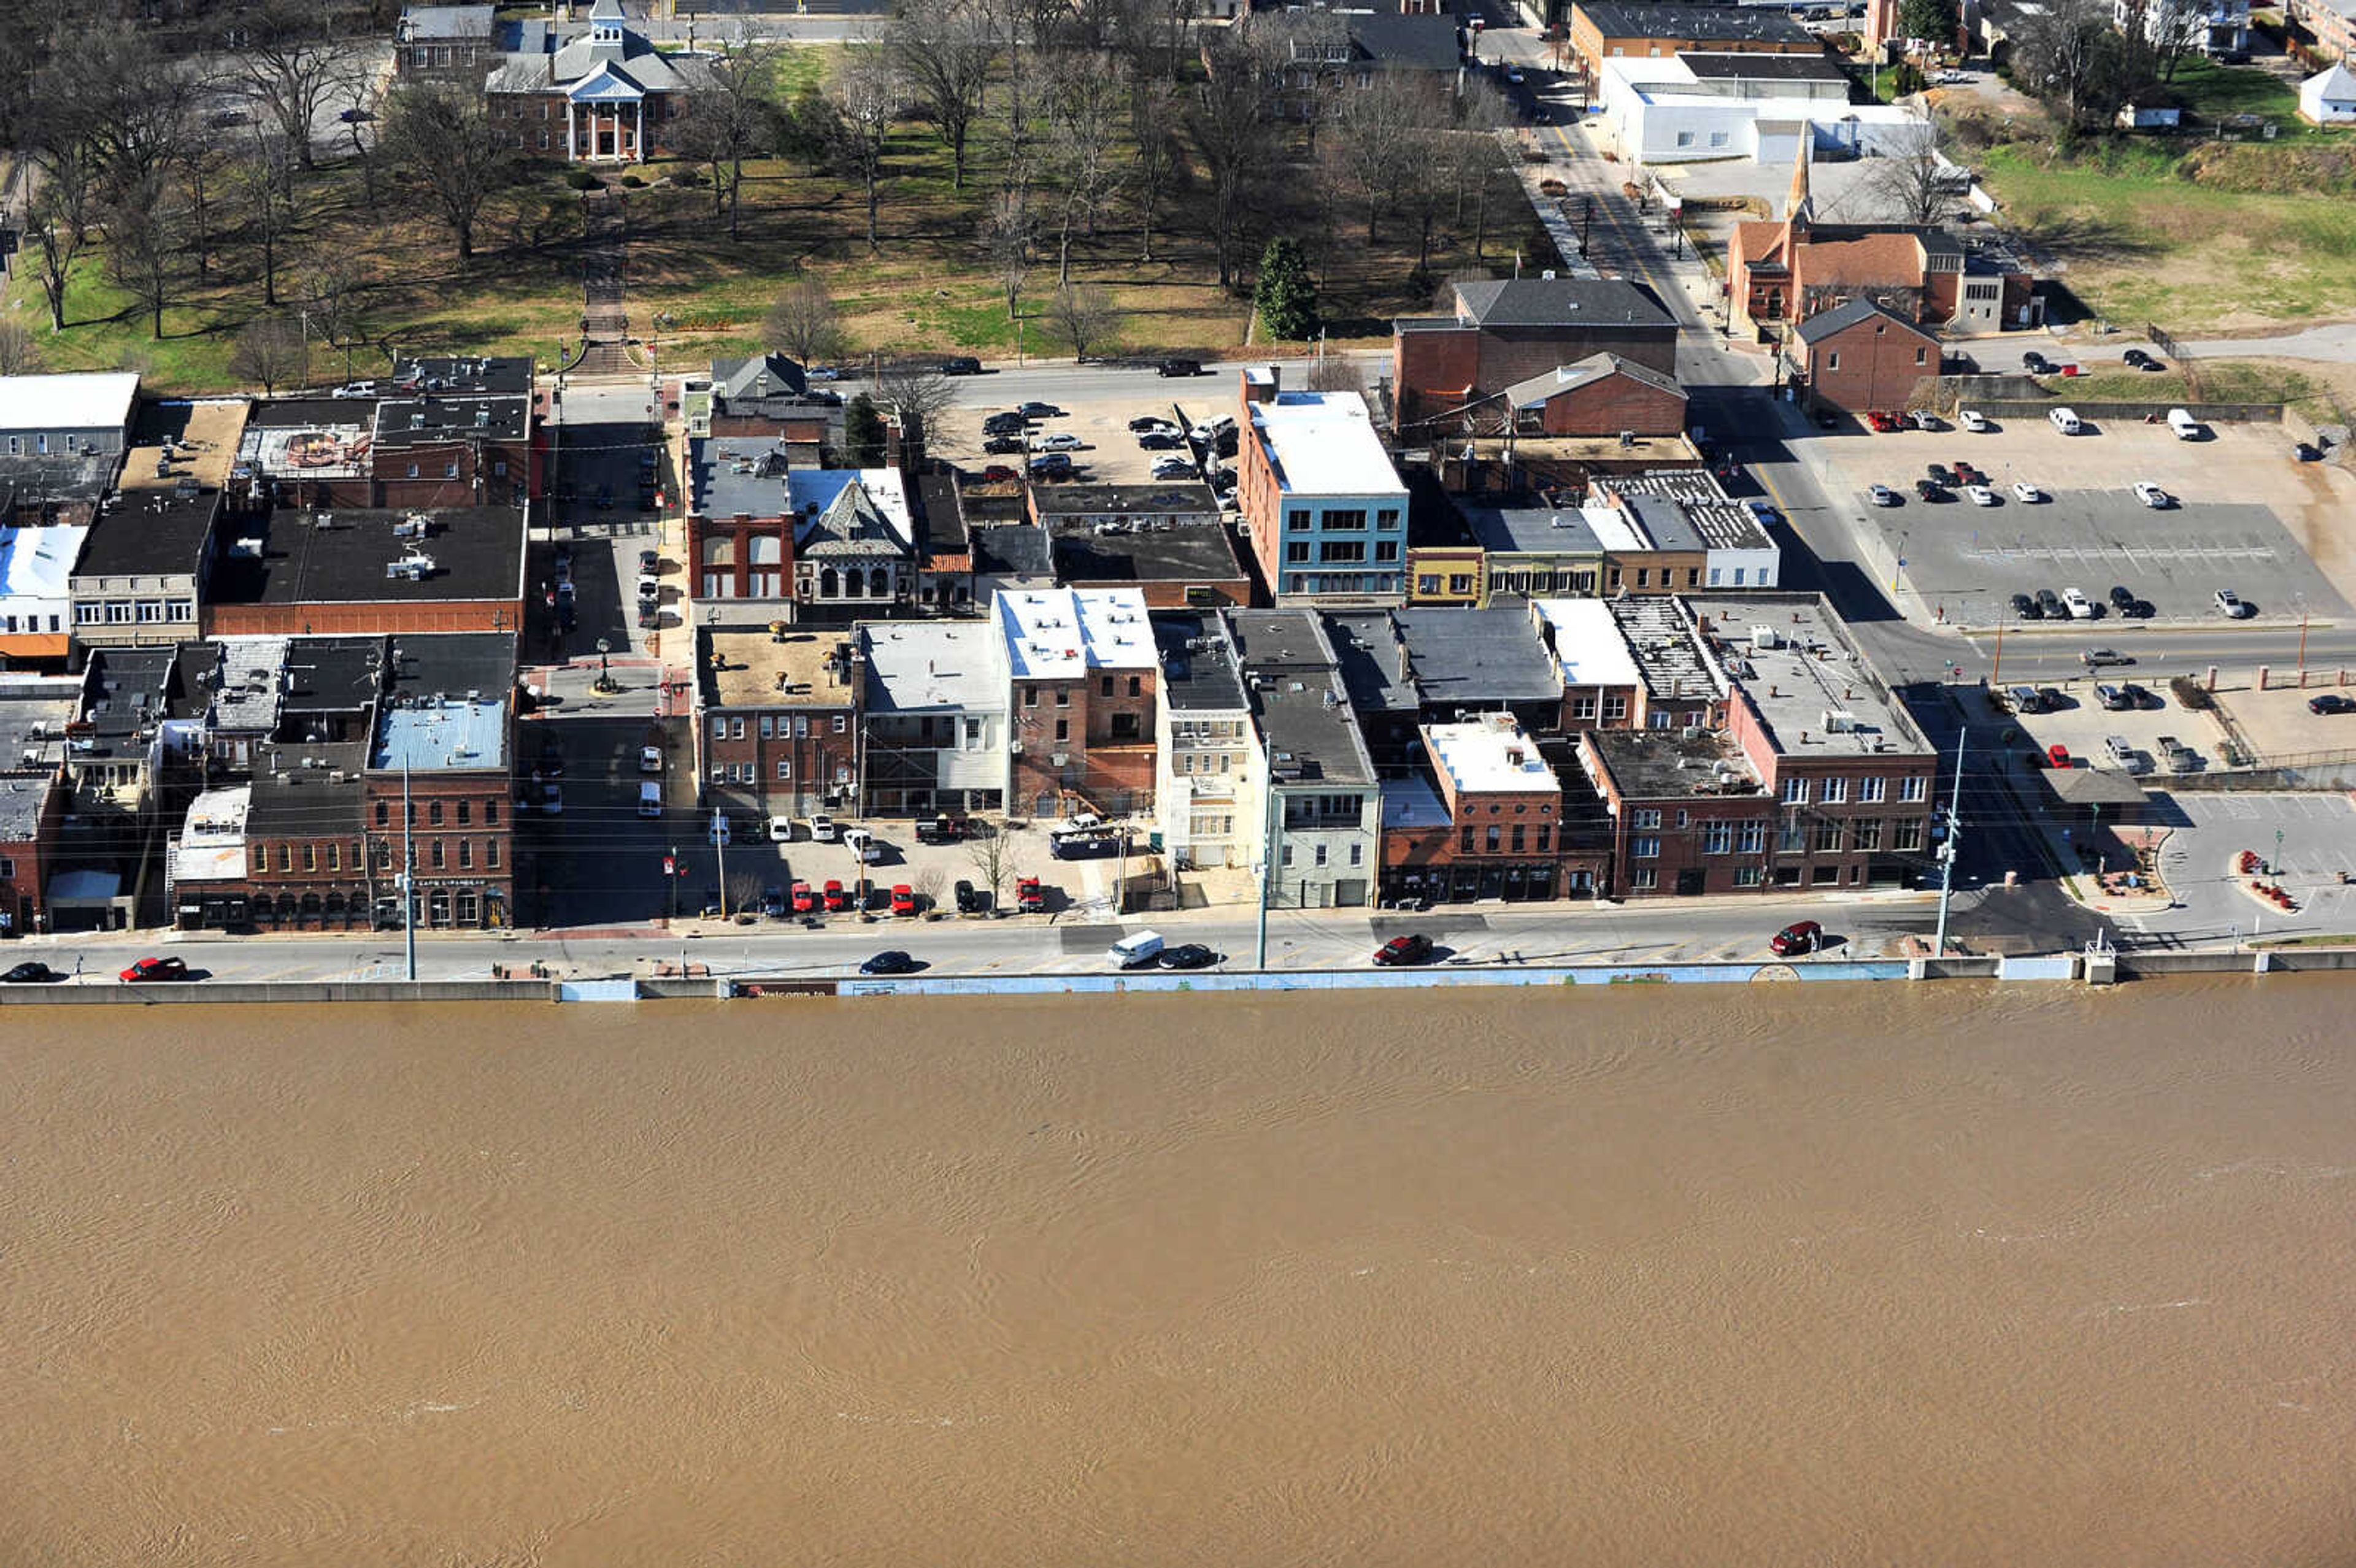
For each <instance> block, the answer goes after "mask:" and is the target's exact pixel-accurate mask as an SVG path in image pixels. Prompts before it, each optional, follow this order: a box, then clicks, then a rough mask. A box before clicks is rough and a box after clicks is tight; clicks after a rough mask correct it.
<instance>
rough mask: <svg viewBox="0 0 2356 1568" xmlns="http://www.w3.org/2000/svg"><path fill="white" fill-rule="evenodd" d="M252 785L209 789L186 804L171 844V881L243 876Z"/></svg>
mask: <svg viewBox="0 0 2356 1568" xmlns="http://www.w3.org/2000/svg"><path fill="white" fill-rule="evenodd" d="M252 802H253V786H252V784H236V785H233V786H231V787H230V788H228V789H209V790H207V791H205V792H204V793H203V794H202V795H198V796H197V798H196V799H194V800H192V801H190V802H189V803H188V815H187V816H186V817H185V818H183V819H182V821H181V826H180V834H179V840H180V841H179V842H178V843H177V844H175V845H173V846H172V851H171V864H172V880H173V882H174V883H176V884H177V883H184V882H229V881H235V880H239V879H240V878H242V877H243V876H244V875H245V824H246V816H247V814H248V812H249V810H250V809H251V807H252Z"/></svg>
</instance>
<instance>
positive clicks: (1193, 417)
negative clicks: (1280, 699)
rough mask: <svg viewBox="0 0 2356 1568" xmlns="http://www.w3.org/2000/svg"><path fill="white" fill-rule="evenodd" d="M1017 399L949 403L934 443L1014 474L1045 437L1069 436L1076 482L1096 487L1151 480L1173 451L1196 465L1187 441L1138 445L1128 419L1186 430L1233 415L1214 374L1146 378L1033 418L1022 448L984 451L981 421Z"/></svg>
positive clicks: (965, 462) (947, 452) (947, 453)
mask: <svg viewBox="0 0 2356 1568" xmlns="http://www.w3.org/2000/svg"><path fill="white" fill-rule="evenodd" d="M1020 401H1021V400H1020V399H1015V398H1010V399H1008V400H1006V401H1004V402H1002V403H1000V402H982V403H975V404H972V405H960V406H958V407H955V408H952V409H951V410H950V411H948V414H947V415H945V416H944V419H943V421H942V422H943V426H944V432H943V435H942V437H941V439H940V440H939V441H938V442H937V443H935V450H936V451H937V453H939V454H940V455H941V456H944V457H947V458H948V460H949V461H951V462H953V463H955V464H958V466H959V467H961V468H964V469H966V470H967V471H968V472H969V473H976V474H979V473H980V472H981V471H982V470H984V469H985V468H987V467H989V466H990V465H991V464H1004V465H1005V466H1007V467H1009V468H1012V469H1015V470H1017V471H1018V472H1019V471H1021V470H1022V468H1023V464H1024V462H1025V460H1026V457H1028V456H1037V455H1040V454H1041V453H1042V450H1043V449H1042V447H1041V443H1042V442H1044V441H1045V440H1047V439H1049V438H1052V437H1055V436H1066V435H1068V436H1071V437H1074V438H1076V440H1077V441H1078V442H1079V443H1080V444H1079V445H1078V447H1077V448H1076V449H1074V450H1072V451H1070V452H1068V453H1066V455H1067V456H1069V457H1070V458H1071V460H1072V469H1073V475H1072V476H1073V478H1074V479H1076V480H1077V481H1080V482H1082V483H1086V484H1093V485H1143V484H1150V483H1151V482H1152V478H1153V465H1154V463H1155V462H1156V461H1157V460H1158V459H1161V458H1165V457H1172V456H1176V457H1182V458H1186V459H1189V460H1193V461H1196V462H1199V461H1200V459H1201V456H1202V453H1201V451H1200V449H1199V448H1196V447H1194V446H1192V445H1186V446H1182V447H1180V448H1178V449H1177V450H1175V451H1161V452H1155V451H1149V450H1147V449H1146V448H1144V447H1141V446H1140V445H1139V444H1138V438H1137V437H1136V436H1135V435H1133V434H1131V433H1130V429H1129V422H1130V421H1131V420H1133V419H1141V418H1147V417H1151V418H1156V419H1165V420H1169V421H1173V422H1174V423H1175V424H1177V425H1178V426H1179V428H1180V429H1181V430H1184V429H1187V428H1189V427H1191V426H1192V425H1194V423H1196V422H1197V421H1203V420H1207V419H1211V418H1214V417H1215V416H1217V415H1220V414H1230V415H1231V414H1232V413H1233V412H1234V407H1233V403H1234V389H1233V388H1232V387H1230V386H1229V385H1228V384H1227V383H1226V381H1225V380H1224V379H1214V378H1211V377H1201V378H1197V379H1182V380H1174V381H1154V382H1143V383H1141V384H1140V386H1139V388H1138V389H1137V392H1136V393H1135V394H1133V395H1130V396H1125V397H1119V398H1101V399H1092V400H1088V401H1087V402H1086V403H1081V404H1072V403H1066V404H1063V405H1060V406H1061V407H1062V408H1063V409H1064V412H1063V413H1061V414H1059V415H1056V416H1054V417H1049V418H1043V419H1039V420H1036V421H1033V423H1032V424H1031V426H1030V429H1029V432H1028V439H1029V445H1030V451H1029V452H1028V453H989V452H986V451H985V450H984V443H985V441H986V439H987V438H986V437H985V436H984V434H983V432H982V421H984V420H986V419H988V418H989V417H990V416H991V415H992V414H997V413H1005V412H1009V411H1012V410H1013V409H1014V408H1015V407H1016V406H1017V405H1018V404H1019V402H1020Z"/></svg>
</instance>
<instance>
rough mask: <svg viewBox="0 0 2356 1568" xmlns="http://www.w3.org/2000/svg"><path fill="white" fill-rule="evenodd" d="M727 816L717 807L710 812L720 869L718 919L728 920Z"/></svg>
mask: <svg viewBox="0 0 2356 1568" xmlns="http://www.w3.org/2000/svg"><path fill="white" fill-rule="evenodd" d="M727 821H728V814H727V813H726V812H724V811H723V810H721V809H720V808H719V807H717V806H714V807H712V853H713V854H714V856H716V857H717V859H718V863H719V867H720V918H721V919H722V920H726V919H727V918H728V833H727V829H726V827H725V824H726V823H727Z"/></svg>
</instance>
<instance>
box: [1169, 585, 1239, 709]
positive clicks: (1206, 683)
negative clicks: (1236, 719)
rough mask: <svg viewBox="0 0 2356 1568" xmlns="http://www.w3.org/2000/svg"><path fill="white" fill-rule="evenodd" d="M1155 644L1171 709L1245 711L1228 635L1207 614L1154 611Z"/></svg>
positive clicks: (1189, 611) (1184, 611) (1188, 611)
mask: <svg viewBox="0 0 2356 1568" xmlns="http://www.w3.org/2000/svg"><path fill="white" fill-rule="evenodd" d="M1153 642H1154V645H1155V646H1156V647H1157V648H1158V649H1159V650H1160V651H1161V655H1162V702H1163V703H1164V704H1165V705H1166V706H1167V707H1168V708H1169V709H1170V710H1171V711H1172V712H1173V713H1187V712H1206V711H1213V710H1224V711H1226V712H1229V713H1234V712H1237V711H1240V710H1241V709H1243V707H1244V706H1245V704H1244V683H1243V677H1242V676H1240V675H1238V674H1237V672H1236V661H1235V655H1234V652H1233V651H1232V650H1231V649H1230V648H1229V647H1228V646H1227V640H1226V637H1224V636H1222V635H1220V634H1219V628H1218V625H1217V624H1216V623H1215V621H1213V620H1212V619H1211V618H1210V617H1209V616H1206V615H1200V614H1197V613H1194V612H1193V611H1191V610H1156V611H1154V612H1153Z"/></svg>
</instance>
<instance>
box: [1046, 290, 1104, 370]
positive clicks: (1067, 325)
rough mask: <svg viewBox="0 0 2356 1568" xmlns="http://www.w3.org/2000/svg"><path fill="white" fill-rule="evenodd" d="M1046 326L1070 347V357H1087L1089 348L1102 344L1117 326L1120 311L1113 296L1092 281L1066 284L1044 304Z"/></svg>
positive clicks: (1098, 346)
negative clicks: (1045, 306)
mask: <svg viewBox="0 0 2356 1568" xmlns="http://www.w3.org/2000/svg"><path fill="white" fill-rule="evenodd" d="M1047 325H1048V327H1049V328H1050V329H1051V330H1052V331H1054V333H1055V336H1057V337H1059V338H1061V339H1062V340H1063V341H1065V342H1066V343H1068V344H1070V345H1071V346H1072V357H1073V358H1075V359H1086V358H1087V357H1088V350H1089V349H1091V348H1101V347H1104V342H1105V339H1107V338H1108V337H1110V336H1112V335H1113V333H1114V332H1115V331H1116V330H1118V329H1119V325H1120V312H1119V309H1118V308H1116V307H1115V306H1114V304H1113V303H1112V297H1111V296H1110V295H1109V294H1108V293H1105V292H1104V290H1102V289H1100V288H1098V287H1097V286H1096V285H1095V284H1093V283H1066V285H1065V286H1064V287H1062V288H1060V289H1057V290H1056V291H1055V297H1054V298H1053V299H1052V300H1050V301H1048V303H1047Z"/></svg>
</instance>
